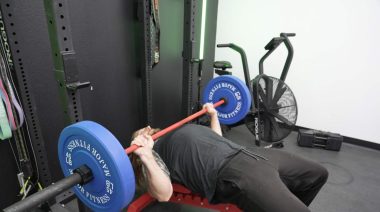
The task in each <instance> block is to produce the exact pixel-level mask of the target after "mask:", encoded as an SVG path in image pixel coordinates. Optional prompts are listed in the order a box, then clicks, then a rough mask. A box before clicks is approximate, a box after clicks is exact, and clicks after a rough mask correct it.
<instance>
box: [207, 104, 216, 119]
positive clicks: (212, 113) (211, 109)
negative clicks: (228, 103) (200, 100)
mask: <svg viewBox="0 0 380 212" xmlns="http://www.w3.org/2000/svg"><path fill="white" fill-rule="evenodd" d="M203 108H206V110H207V115H209V116H211V117H213V116H217V115H218V112H217V111H216V110H215V108H214V105H213V104H211V103H206V104H204V105H203Z"/></svg>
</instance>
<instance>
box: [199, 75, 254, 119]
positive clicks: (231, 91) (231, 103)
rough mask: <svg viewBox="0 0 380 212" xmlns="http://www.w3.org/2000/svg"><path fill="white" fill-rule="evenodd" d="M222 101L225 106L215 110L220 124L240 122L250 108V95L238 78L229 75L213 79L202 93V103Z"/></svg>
mask: <svg viewBox="0 0 380 212" xmlns="http://www.w3.org/2000/svg"><path fill="white" fill-rule="evenodd" d="M221 99H224V100H225V104H223V105H221V106H219V107H217V108H216V110H217V111H218V118H219V121H220V123H222V124H227V125H228V124H234V123H237V122H239V121H240V120H242V119H243V118H244V117H245V116H246V115H247V113H248V112H249V110H250V108H251V101H252V98H251V93H250V91H249V89H248V87H247V86H246V85H245V84H244V82H243V81H241V80H240V79H239V78H237V77H235V76H231V75H223V76H219V77H215V78H214V79H212V80H211V81H210V82H209V83H208V84H207V86H206V88H205V89H204V91H203V103H204V104H205V103H208V102H210V103H215V102H218V101H219V100H221Z"/></svg>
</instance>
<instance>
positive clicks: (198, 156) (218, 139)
mask: <svg viewBox="0 0 380 212" xmlns="http://www.w3.org/2000/svg"><path fill="white" fill-rule="evenodd" d="M153 148H154V150H155V151H156V152H157V153H158V154H159V155H160V156H161V158H162V160H163V161H164V162H165V164H166V166H167V167H168V169H169V172H170V178H171V180H172V181H173V182H175V183H179V184H182V185H184V186H186V187H187V188H189V189H190V190H191V191H192V192H193V193H198V194H200V195H202V196H205V197H206V198H207V199H209V200H210V201H211V200H212V197H213V196H214V192H215V187H216V180H217V175H218V171H219V169H220V168H221V166H222V165H223V163H224V162H226V161H227V159H228V158H230V157H232V156H233V155H235V154H237V153H238V152H239V151H240V150H241V149H243V148H244V147H242V146H240V145H238V144H235V143H233V142H231V141H229V140H228V139H226V138H223V137H222V136H220V135H218V134H217V133H215V132H214V131H212V130H211V129H210V128H208V127H204V126H200V125H194V124H188V125H185V126H183V127H181V128H179V129H177V130H175V131H174V132H172V133H170V134H168V135H167V136H164V137H162V138H161V139H160V140H158V141H157V142H156V144H155V145H154V147H153Z"/></svg>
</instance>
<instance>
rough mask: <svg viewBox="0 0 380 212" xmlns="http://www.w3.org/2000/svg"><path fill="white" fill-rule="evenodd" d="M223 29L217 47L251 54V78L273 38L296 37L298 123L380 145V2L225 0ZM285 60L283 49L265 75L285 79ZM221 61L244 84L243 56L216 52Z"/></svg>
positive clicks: (293, 80) (292, 77) (293, 78)
mask: <svg viewBox="0 0 380 212" xmlns="http://www.w3.org/2000/svg"><path fill="white" fill-rule="evenodd" d="M217 27H218V28H217V43H228V42H233V43H235V44H237V45H240V46H242V47H243V48H244V49H245V50H246V53H247V56H248V60H249V65H250V67H249V68H250V73H251V78H253V77H255V76H256V75H257V74H258V61H259V59H260V57H261V56H262V55H263V54H264V52H265V51H264V46H265V45H266V44H267V43H268V42H269V41H270V39H271V38H272V37H274V36H279V33H280V32H296V33H297V36H296V37H295V38H291V41H292V43H293V46H294V49H295V54H294V60H293V63H292V65H291V67H290V70H289V74H288V77H287V79H286V83H287V84H288V85H289V87H290V88H291V89H292V90H293V92H294V93H295V97H296V99H297V103H298V110H299V115H298V121H297V125H299V126H304V127H309V128H314V129H320V130H326V131H331V132H336V133H341V134H342V135H345V136H350V137H354V138H359V139H363V140H367V141H372V142H376V143H380V127H379V126H380V124H379V122H380V1H379V0H361V1H358V0H320V1H305V0H287V1H282V0H266V1H259V0H220V1H219V11H218V26H217ZM285 57H286V48H285V47H284V46H282V47H281V48H279V49H277V51H276V52H275V53H274V54H272V55H271V57H270V58H268V59H267V62H266V63H265V64H264V68H265V73H266V74H268V75H271V76H275V77H277V78H279V77H280V72H281V70H282V66H283V64H284V61H285ZM215 59H216V60H229V61H230V62H231V63H232V65H233V67H234V73H235V75H237V76H239V77H240V78H241V79H244V77H243V71H242V66H241V61H240V57H239V55H238V54H237V53H235V52H233V51H232V50H229V49H219V48H217V49H216V58H215Z"/></svg>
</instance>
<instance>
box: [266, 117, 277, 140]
mask: <svg viewBox="0 0 380 212" xmlns="http://www.w3.org/2000/svg"><path fill="white" fill-rule="evenodd" d="M268 118H269V120H270V123H271V125H272V129H273V132H274V133H275V134H276V136H277V137H279V136H280V126H279V125H278V123H277V121H276V120H275V119H274V117H273V116H269V117H268Z"/></svg>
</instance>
